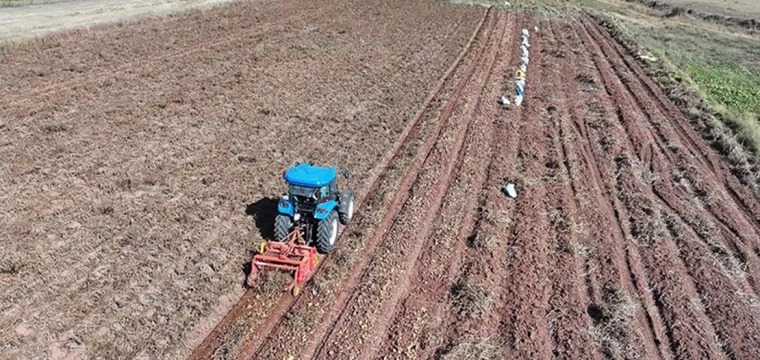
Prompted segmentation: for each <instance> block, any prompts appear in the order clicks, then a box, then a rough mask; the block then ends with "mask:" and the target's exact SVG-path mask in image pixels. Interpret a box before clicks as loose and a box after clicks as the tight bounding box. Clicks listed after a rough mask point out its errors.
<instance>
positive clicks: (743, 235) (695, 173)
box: [591, 24, 760, 298]
mask: <svg viewBox="0 0 760 360" xmlns="http://www.w3.org/2000/svg"><path fill="white" fill-rule="evenodd" d="M591 28H592V30H594V31H592V35H594V36H595V37H596V39H597V40H598V42H600V43H602V45H603V47H604V51H605V54H608V56H612V55H611V54H615V55H617V56H616V57H615V58H614V59H609V58H608V61H609V62H610V63H611V64H613V66H614V68H615V69H616V71H617V72H618V73H624V75H619V76H620V77H621V78H623V77H625V76H626V75H625V74H628V73H629V72H630V71H631V69H630V68H627V67H626V68H623V69H620V68H619V67H618V66H617V65H619V64H621V63H622V62H623V61H622V60H621V58H623V57H624V55H623V54H621V53H619V52H615V51H614V50H615V49H612V45H610V44H609V42H611V41H612V40H610V39H606V38H604V37H603V36H602V35H600V34H599V29H597V28H595V27H594V25H593V24H592V26H591ZM605 40H606V41H605ZM626 87H627V89H628V91H629V92H630V93H631V94H632V96H634V97H636V96H637V94H641V93H645V92H644V91H643V90H642V89H640V87H638V86H636V83H635V82H634V81H629V82H627V84H626ZM638 97H641V98H643V96H641V95H638ZM647 100H648V99H639V98H636V101H637V102H638V103H647V102H648V101H647ZM650 118H654V116H652V117H650ZM653 127H654V128H655V129H661V128H662V126H658V124H653ZM652 136H655V135H654V134H652ZM671 149H674V150H678V149H679V147H677V146H669V147H667V148H665V149H661V151H663V152H668V151H669V150H671ZM676 152H677V151H676ZM668 155H669V154H666V156H668ZM669 157H670V158H673V157H676V158H677V160H676V163H677V164H678V166H677V167H671V166H667V165H663V166H659V167H658V165H659V164H663V161H659V162H658V161H654V160H657V159H654V160H653V161H652V165H651V167H652V168H653V169H652V170H656V171H659V172H660V173H661V174H662V176H666V177H667V176H669V175H671V174H673V173H674V172H676V171H678V172H683V173H685V174H673V175H675V176H676V177H683V178H686V179H687V182H689V183H691V184H690V185H691V186H692V187H695V189H694V196H692V198H695V199H702V201H701V203H702V205H703V207H706V208H707V209H708V211H707V212H704V213H703V215H702V216H704V217H705V218H708V220H709V221H710V222H711V223H714V224H717V226H718V227H720V228H721V229H720V230H721V232H722V234H721V238H722V240H720V241H718V243H719V246H721V247H722V249H723V250H722V251H727V252H729V253H731V257H732V258H733V260H731V262H732V263H735V262H738V263H739V265H736V267H741V268H742V269H744V270H742V271H745V272H746V273H747V276H748V279H747V281H746V282H741V284H740V286H742V287H744V291H746V292H748V293H752V294H753V296H754V297H755V298H757V294H758V290H757V286H758V284H757V281H756V280H755V276H754V272H753V271H752V269H756V268H757V266H758V264H760V262H759V260H758V257H757V254H756V253H755V252H754V251H753V250H752V244H753V243H754V242H755V240H756V239H758V236H757V235H758V233H757V232H756V231H755V227H753V226H752V222H751V221H748V219H746V217H744V216H742V215H746V213H744V211H745V210H746V208H744V207H742V206H741V205H740V204H735V203H733V202H729V201H725V198H726V197H728V196H727V195H726V192H723V191H721V189H722V188H723V185H722V182H721V180H720V179H716V178H715V177H714V176H709V175H708V174H705V172H704V171H702V170H701V168H703V167H704V166H703V167H700V166H699V165H700V163H698V162H697V161H695V159H694V157H692V156H687V155H686V154H682V153H681V154H678V156H674V155H671V156H669ZM695 185H696V186H695ZM687 186H689V185H687ZM728 192H730V191H728ZM684 201H688V199H684ZM727 205H728V206H727ZM731 205H734V206H731ZM727 214H732V215H727ZM749 216H750V217H754V214H749ZM713 226H714V225H713ZM748 243H749V245H747V244H748ZM748 247H749V248H748ZM748 265H749V266H748Z"/></svg>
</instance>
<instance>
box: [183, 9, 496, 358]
mask: <svg viewBox="0 0 760 360" xmlns="http://www.w3.org/2000/svg"><path fill="white" fill-rule="evenodd" d="M488 14H489V11H484V12H483V16H482V17H481V20H480V23H479V24H478V25H477V26H476V27H475V30H474V32H473V34H472V36H471V38H470V40H469V41H468V42H467V44H465V46H464V48H463V49H462V51H461V53H460V54H459V56H458V57H457V59H456V60H455V61H454V63H453V64H452V65H451V66H450V67H449V69H448V70H447V72H446V73H445V74H444V76H443V77H442V78H441V79H440V80H439V82H438V84H437V85H436V86H435V90H434V91H433V92H431V94H430V95H429V96H428V98H427V99H426V100H425V102H424V104H423V106H422V108H421V109H420V110H419V111H418V113H417V114H416V116H415V117H414V119H415V121H410V122H409V123H408V124H407V126H406V128H405V129H404V131H403V132H402V133H401V136H400V137H399V138H398V140H397V141H396V143H395V144H394V145H393V147H392V149H393V150H392V151H389V152H387V153H386V155H385V156H384V158H383V159H381V160H380V161H379V164H384V165H379V166H378V168H379V169H380V171H379V172H378V171H373V172H372V175H371V176H370V178H369V180H368V182H367V183H368V184H371V185H370V186H369V189H368V190H366V191H364V192H361V193H357V195H358V206H357V208H358V209H359V212H358V214H357V217H356V218H355V219H354V222H353V224H352V226H351V228H357V227H358V228H363V225H369V224H366V223H367V222H368V221H372V220H373V219H374V218H375V216H376V215H377V212H374V213H373V214H372V215H369V216H365V215H364V214H363V212H364V211H367V210H371V209H372V208H374V207H379V206H382V205H381V204H384V203H387V199H386V197H387V196H388V195H389V194H392V193H393V191H391V190H389V189H388V186H390V187H391V188H393V187H395V186H396V185H398V184H397V183H396V181H395V180H393V177H394V176H397V177H398V179H397V181H401V182H402V186H403V182H404V180H402V179H401V177H402V176H401V175H404V174H406V175H405V178H411V177H412V172H411V170H408V169H407V170H406V172H402V171H401V170H402V169H404V168H405V167H407V166H413V164H411V165H410V164H406V166H405V164H404V163H405V162H408V161H405V160H414V159H417V157H415V156H414V155H413V154H418V153H419V154H424V153H425V152H426V151H429V148H430V147H431V146H432V141H433V140H434V139H435V138H436V137H435V136H434V135H430V134H428V133H430V132H432V133H433V134H435V133H436V132H437V131H440V130H436V129H439V128H440V124H437V123H434V122H433V121H429V120H434V119H429V118H428V117H429V116H428V112H430V111H431V108H432V109H434V108H435V104H434V100H436V101H440V100H439V99H440V98H441V97H442V96H443V95H444V94H446V93H448V92H451V91H452V89H450V86H449V85H448V84H450V83H451V80H452V78H459V77H462V76H464V77H466V76H468V74H470V73H471V71H472V70H471V68H472V67H468V68H462V67H461V65H462V64H463V63H466V62H467V61H465V57H469V56H470V53H471V51H470V49H471V47H472V45H473V42H474V40H475V37H476V35H477V34H478V33H479V32H480V31H481V28H482V27H483V24H484V22H485V21H486V19H487V17H488ZM464 69H466V70H464ZM460 70H462V72H466V74H459V72H460ZM452 96H454V97H455V96H456V89H455V90H454V93H452ZM430 125H436V126H434V128H433V129H428V127H430ZM423 127H425V129H423ZM419 133H422V134H419ZM418 134H419V135H418ZM420 136H423V137H420ZM424 136H431V137H429V139H428V140H425V144H426V145H424V146H425V147H426V150H422V151H419V149H417V148H418V147H419V146H423V145H422V142H423V140H424ZM410 155H411V156H410ZM418 156H419V155H418ZM417 161H419V159H418V160H417ZM400 193H402V194H403V193H404V192H400ZM362 194H363V195H362ZM397 194H398V193H397ZM388 211H389V210H388ZM385 216H386V217H390V216H389V215H385ZM348 230H350V229H348ZM359 231H360V232H359V233H358V235H359V236H361V231H362V230H359ZM343 234H348V235H347V236H349V239H346V236H344V235H343ZM356 235H357V233H356V231H354V232H351V231H349V232H346V231H345V230H344V231H343V233H342V234H341V239H339V243H343V242H346V241H349V240H354V239H353V238H354V237H356ZM345 247H346V246H345V245H343V246H341V247H339V248H338V249H336V254H333V256H331V257H330V258H333V257H335V256H338V257H341V258H344V257H345V255H343V254H340V252H341V248H345ZM372 247H373V245H372V244H366V247H365V249H364V251H366V252H369V251H371V249H372ZM330 258H328V259H327V261H326V262H322V263H320V264H319V268H318V269H317V271H318V274H319V272H320V271H321V272H324V270H321V269H322V268H323V267H325V266H324V265H325V264H329V263H330ZM354 265H357V264H354ZM328 267H329V265H328ZM331 270H334V269H331ZM317 280H319V277H318V275H317V276H315V281H317ZM303 297H308V295H307V294H304V295H302V298H303ZM254 298H256V299H254ZM258 298H259V296H258V295H257V294H256V292H255V291H253V290H249V291H248V292H247V293H246V294H245V295H244V296H243V298H242V299H241V300H240V301H239V302H238V304H237V305H236V306H235V307H234V308H233V310H231V311H230V312H229V313H228V314H227V316H225V318H224V320H222V321H221V322H220V323H219V324H218V325H217V326H216V328H215V329H214V331H213V332H212V333H211V334H210V335H209V336H208V337H207V338H206V340H205V341H204V344H202V345H201V346H199V347H198V348H197V349H196V351H195V352H194V355H193V356H191V358H197V359H201V358H207V357H208V356H207V355H206V354H210V352H213V351H215V349H216V348H217V347H218V346H220V345H221V344H220V343H219V341H220V340H221V339H223V338H224V334H225V333H227V332H228V331H230V329H229V327H231V326H232V325H231V324H233V323H234V322H235V321H239V320H240V318H245V317H244V316H242V313H243V312H245V309H250V308H257V307H259V308H263V311H259V312H257V313H263V314H268V315H267V316H266V317H265V321H263V322H261V321H259V324H258V326H253V325H252V324H251V323H250V321H249V324H248V327H249V328H252V329H254V333H251V334H247V340H246V341H245V346H242V347H240V348H239V349H237V351H238V353H237V356H239V357H241V358H250V357H252V356H253V352H254V351H256V349H259V350H260V349H261V347H263V346H264V343H262V342H263V341H265V340H266V339H265V338H264V336H265V335H266V334H270V333H275V334H276V332H275V331H276V330H277V327H279V326H281V325H282V317H283V315H285V314H286V313H287V312H288V311H292V310H293V308H294V307H295V306H296V305H297V304H298V301H296V302H294V301H292V300H291V299H290V298H289V297H287V296H284V297H283V298H282V299H281V300H280V301H279V304H278V305H276V307H274V308H273V307H271V306H266V303H261V302H260V301H259V300H258ZM264 300H266V299H264Z"/></svg>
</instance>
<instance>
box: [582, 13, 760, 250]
mask: <svg viewBox="0 0 760 360" xmlns="http://www.w3.org/2000/svg"><path fill="white" fill-rule="evenodd" d="M584 20H585V22H586V23H589V22H591V26H592V30H595V31H592V35H593V36H595V37H596V39H597V41H600V43H602V44H603V47H604V50H605V51H606V52H605V54H608V60H610V61H611V63H612V64H613V65H614V67H615V68H616V69H619V68H622V70H621V72H622V77H623V78H625V79H627V81H626V88H627V89H628V90H629V91H630V92H631V93H633V94H640V95H639V96H637V97H636V101H637V102H638V103H639V104H640V107H641V108H642V110H644V112H645V113H646V114H647V118H648V120H649V122H650V124H651V125H652V128H653V129H654V130H655V131H654V132H655V133H654V134H652V136H653V137H656V138H660V139H663V141H668V139H673V138H679V134H678V130H679V129H681V128H683V126H681V124H680V123H679V120H682V121H686V120H685V119H684V117H683V114H681V113H680V112H679V113H677V114H674V113H673V112H672V111H670V110H668V109H669V107H672V106H674V105H673V104H672V103H669V102H668V104H669V105H670V106H666V105H664V104H663V101H664V100H662V98H660V97H658V96H657V95H656V94H655V93H654V92H653V90H652V89H651V86H653V85H651V86H650V83H651V79H649V78H648V77H646V76H645V75H643V74H641V72H642V70H641V68H640V67H639V66H638V64H635V63H632V62H631V61H633V60H632V59H630V55H627V54H625V53H624V52H623V50H621V49H620V45H619V44H617V43H616V42H615V41H614V40H613V39H611V38H609V35H608V34H607V33H606V32H604V31H603V30H600V29H598V28H597V27H595V25H594V23H593V22H592V21H591V20H588V19H586V18H584ZM613 54H614V55H613ZM641 94H643V95H641ZM660 96H664V95H660ZM658 105H659V106H658ZM668 119H672V120H671V121H667V120H668ZM674 122H675V124H673V123H674ZM687 126H688V125H687ZM691 131H692V132H693V131H694V130H693V129H692V130H691ZM684 141H688V140H686V139H682V142H684ZM699 148H700V153H704V154H705V155H704V156H703V157H704V158H709V159H708V160H707V161H708V162H710V163H717V164H720V162H719V161H718V160H717V159H714V158H717V155H716V154H715V153H714V152H713V151H712V150H711V149H709V148H707V147H706V146H705V145H704V144H703V143H702V146H700V147H699ZM661 149H662V151H663V152H664V153H665V155H666V156H668V157H669V158H671V159H673V158H674V159H675V162H676V163H678V164H682V163H685V164H688V165H689V166H692V167H694V168H696V169H697V170H698V174H697V175H698V176H697V181H698V182H700V183H701V182H707V184H704V185H703V186H705V187H707V186H709V187H711V188H713V189H722V190H723V191H721V195H722V196H724V197H733V200H734V202H733V203H730V204H731V205H734V206H735V207H734V208H733V209H730V210H729V211H731V212H736V213H740V214H742V215H744V216H742V217H740V218H739V219H737V220H734V219H733V218H731V219H726V218H724V219H722V220H721V221H723V222H726V223H730V224H727V226H729V227H732V228H737V229H742V231H741V232H751V233H752V235H754V236H749V237H748V238H752V240H747V242H750V241H753V242H755V243H757V239H758V238H759V237H758V236H757V235H758V233H760V225H758V223H757V218H758V217H759V216H760V215H758V214H760V210H757V209H758V207H759V206H760V202H758V200H757V199H756V197H754V196H752V194H751V192H749V193H748V192H746V191H740V192H741V193H743V194H744V195H746V198H745V197H742V198H741V199H737V198H736V197H735V196H732V194H735V193H736V191H735V190H734V189H733V187H732V185H731V183H732V181H731V180H733V182H737V181H738V179H736V178H735V176H734V175H733V174H731V173H728V172H725V169H722V168H721V172H717V173H716V172H714V171H713V172H712V173H710V172H709V171H704V170H703V169H710V166H707V165H706V164H705V163H704V161H702V157H700V156H699V155H695V154H693V153H691V152H684V151H683V146H677V144H674V145H668V146H665V147H663V148H661ZM724 172H725V173H724ZM702 190H706V189H702ZM743 190H748V189H747V188H746V187H744V188H743ZM718 191H720V190H718ZM724 212H725V211H713V213H714V214H715V215H716V216H720V214H722V213H724ZM737 221H738V222H737Z"/></svg>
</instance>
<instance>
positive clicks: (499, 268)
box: [426, 20, 540, 358]
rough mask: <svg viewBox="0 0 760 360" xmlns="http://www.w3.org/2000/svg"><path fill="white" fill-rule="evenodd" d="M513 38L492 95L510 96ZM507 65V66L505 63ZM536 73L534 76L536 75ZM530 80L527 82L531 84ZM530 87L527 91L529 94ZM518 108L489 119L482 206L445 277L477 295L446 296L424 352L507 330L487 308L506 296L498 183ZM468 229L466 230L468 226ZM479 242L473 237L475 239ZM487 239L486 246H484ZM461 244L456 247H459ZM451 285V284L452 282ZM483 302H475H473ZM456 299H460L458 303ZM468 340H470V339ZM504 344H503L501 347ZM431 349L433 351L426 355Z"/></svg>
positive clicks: (512, 143) (508, 204)
mask: <svg viewBox="0 0 760 360" xmlns="http://www.w3.org/2000/svg"><path fill="white" fill-rule="evenodd" d="M525 24H526V21H525V20H520V21H516V22H514V23H513V24H512V27H514V28H516V29H520V28H521V27H522V26H523V25H525ZM513 34H514V35H512V36H513V38H512V39H507V40H509V41H508V44H509V45H507V48H505V49H502V51H504V52H505V53H507V54H509V55H507V56H506V57H507V58H509V59H511V60H508V61H509V63H507V64H499V65H498V66H497V70H496V72H495V73H496V74H503V75H502V77H501V78H500V79H499V80H498V81H497V82H496V83H495V84H492V86H493V85H495V86H498V87H499V89H498V91H496V96H498V95H502V94H506V95H507V96H510V97H513V96H514V93H513V92H514V90H513V81H514V78H513V72H512V71H513V70H514V69H515V68H516V66H517V63H518V60H517V59H518V58H519V48H518V43H519V40H520V37H521V34H520V33H519V31H514V32H513ZM536 48H539V49H540V42H537V41H534V44H533V49H534V50H535V49H536ZM504 67H506V68H504ZM534 68H535V65H530V66H529V67H528V69H529V70H528V71H529V72H531V76H533V74H534V73H535V74H539V70H540V68H539V69H535V70H533V69H534ZM536 78H538V77H537V76H536ZM531 86H532V85H530V83H529V84H528V85H527V87H528V88H529V89H530V88H531ZM530 92H531V90H528V93H529V94H530ZM521 109H522V108H515V109H511V110H509V111H500V112H499V113H498V114H497V115H496V117H495V120H494V122H493V124H494V125H493V127H492V129H491V131H492V136H491V143H492V144H491V148H492V155H491V158H490V160H489V164H488V168H487V169H488V170H487V180H486V184H488V187H486V188H484V189H483V191H482V193H481V195H480V196H479V200H478V202H479V203H480V204H481V206H480V207H479V209H478V212H479V216H478V219H477V220H476V223H475V225H474V228H473V229H472V232H471V233H465V232H464V230H465V229H460V238H461V237H464V236H467V235H469V237H468V239H467V242H468V243H467V244H465V243H464V242H462V243H460V244H461V245H460V247H459V248H458V249H457V251H462V259H461V263H462V266H459V267H456V268H451V269H449V272H448V274H447V275H448V276H447V278H446V283H447V287H446V289H445V290H446V291H447V292H449V293H450V294H452V295H456V294H454V293H453V290H455V289H457V288H458V287H461V286H462V285H464V286H467V285H470V286H471V287H470V288H469V290H470V291H472V290H476V291H477V292H478V294H480V295H481V296H483V297H482V298H470V299H467V298H465V299H463V300H459V299H457V298H456V297H451V298H449V303H447V304H445V305H443V306H442V307H441V309H440V311H442V312H444V313H443V314H442V315H440V316H437V315H438V314H436V316H437V317H440V318H441V321H442V322H443V324H442V325H440V327H441V328H445V329H446V330H445V334H444V335H443V336H444V339H441V341H438V342H436V343H434V344H431V345H432V346H431V348H430V349H426V350H427V351H426V355H427V357H429V358H430V357H440V356H447V355H448V354H449V353H450V352H451V351H455V350H456V349H457V348H458V347H460V346H467V345H468V341H469V340H468V339H471V337H472V336H474V339H487V340H488V341H491V342H492V343H496V344H502V343H506V338H507V335H506V334H494V332H493V329H494V328H497V327H498V326H499V323H500V322H501V320H502V318H501V314H500V313H499V312H498V311H496V309H495V310H494V311H487V309H489V308H490V307H491V306H490V305H489V303H488V301H493V302H494V303H495V304H494V305H493V306H492V307H494V308H496V307H498V305H497V304H498V303H499V302H506V301H511V300H510V299H507V298H506V297H505V296H504V286H503V284H504V280H503V278H504V276H505V271H506V263H505V261H504V260H505V259H507V253H508V250H507V246H506V243H507V236H508V233H509V231H510V228H511V222H512V221H511V220H510V218H509V212H510V210H511V208H512V207H513V204H514V202H513V201H505V198H504V194H503V193H502V192H501V187H502V186H503V183H504V182H505V176H510V174H512V172H513V168H514V164H515V162H514V161H513V160H514V159H515V157H516V153H517V151H516V149H517V147H518V144H519V142H520V139H521V137H520V129H521V127H522V124H523V123H524V122H523V121H524V118H523V119H522V120H523V121H521V118H520V115H521V114H522V113H523V111H522V110H521ZM468 230H469V229H468ZM480 241H482V243H480V244H479V245H478V244H477V243H476V242H480ZM488 244H490V245H488ZM460 249H461V250H460ZM452 284H454V286H453V287H452ZM484 300H485V301H486V303H480V304H478V303H477V302H478V301H484ZM452 302H453V303H452ZM458 302H461V303H458ZM471 305H476V306H478V307H480V308H479V309H476V310H470V309H467V307H468V306H471ZM469 345H472V344H469ZM506 350H507V349H505V351H506ZM432 352H434V354H431V353H432Z"/></svg>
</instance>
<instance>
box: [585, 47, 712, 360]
mask: <svg viewBox="0 0 760 360" xmlns="http://www.w3.org/2000/svg"><path fill="white" fill-rule="evenodd" d="M583 62H585V63H592V62H591V61H590V59H588V58H585V59H584V60H583ZM588 67H593V65H589V66H588ZM595 76H596V78H597V79H599V78H601V77H603V76H600V73H599V72H595ZM605 85H607V84H600V85H599V86H600V87H601V89H600V90H602V91H604V92H606V91H607V89H606V87H605ZM618 98H619V97H618ZM598 100H599V99H598V98H597V99H588V100H586V101H583V102H585V103H597V104H598ZM609 100H611V99H609ZM583 102H582V103H583ZM610 102H611V101H605V105H604V109H606V110H605V112H606V113H607V114H612V111H613V110H612V109H613V107H612V106H611V105H610ZM580 111H581V109H579V110H578V112H580ZM607 116H609V115H607ZM584 119H585V117H584ZM591 120H592V121H589V123H590V124H591V126H590V127H591V128H592V131H591V133H590V134H588V135H587V136H586V139H587V141H588V143H590V144H597V145H596V146H597V147H599V152H602V151H604V152H606V153H608V154H613V155H614V154H621V153H622V154H625V153H626V149H623V146H622V145H621V144H618V143H616V142H610V141H609V140H605V139H625V138H626V137H625V135H624V134H622V131H623V130H622V129H620V128H618V127H613V126H611V123H613V122H614V120H611V119H609V118H604V119H601V120H600V119H591ZM586 125H588V123H587V124H586ZM615 130H617V131H615ZM602 146H604V147H605V148H602ZM630 151H631V150H630V149H627V152H630ZM599 161H604V160H601V159H600V160H599ZM607 161H608V162H609V161H611V160H610V159H607ZM630 170H631V169H630V167H629V168H628V170H627V172H626V174H627V175H631V171H630ZM622 177H624V176H623V175H621V174H620V172H619V169H618V173H617V174H616V178H618V179H620V178H622ZM629 179H633V178H632V177H631V178H629ZM634 180H635V179H634ZM636 181H638V180H636ZM617 186H618V187H620V186H621V185H620V184H618V185H617ZM636 193H640V191H639V190H638V189H626V190H620V191H619V194H620V195H621V196H622V198H621V200H622V201H623V202H625V199H626V198H631V197H633V196H641V195H630V194H636ZM626 210H627V211H628V213H629V214H630V216H631V217H632V218H634V222H635V223H634V224H632V226H633V227H634V228H635V227H636V226H642V225H645V226H650V227H651V228H653V229H654V228H656V229H658V230H659V231H660V233H659V234H658V236H657V237H656V238H653V239H651V240H652V241H649V243H648V244H645V245H643V246H638V249H639V250H638V251H639V255H640V258H641V260H642V262H643V265H644V268H645V270H646V272H647V279H649V280H648V282H647V283H648V284H649V285H648V286H649V288H650V289H651V291H653V292H654V298H655V299H656V300H655V303H656V305H657V307H658V309H659V315H660V317H661V319H662V322H663V323H664V326H665V327H666V330H665V335H666V339H667V341H668V342H667V343H668V344H669V345H663V346H667V347H669V348H670V350H671V354H672V355H673V356H674V357H676V358H680V359H696V358H720V357H721V355H722V354H721V352H720V349H717V348H716V347H715V346H713V344H714V339H715V332H714V330H713V329H712V325H711V323H710V320H709V319H708V318H707V317H706V316H705V315H704V313H702V312H700V311H698V309H697V307H696V306H694V303H695V301H698V299H699V298H698V295H697V293H696V290H695V288H694V285H693V282H692V281H690V280H691V279H690V278H688V277H687V278H686V279H683V278H682V277H681V274H683V273H685V268H684V264H683V263H682V262H681V261H680V259H679V258H678V254H677V251H678V250H677V248H676V247H675V246H674V243H673V242H672V240H671V241H668V240H669V239H668V238H667V237H665V236H664V233H663V232H662V231H661V230H662V229H664V227H663V226H662V225H663V224H662V222H661V221H660V219H659V213H657V214H654V215H653V216H649V217H644V218H642V217H641V216H640V214H641V213H642V211H645V210H646V209H642V208H641V207H631V206H630V205H629V206H627V209H626ZM621 217H623V218H625V217H626V216H625V214H621ZM653 218H656V219H657V220H656V221H655V220H652V219H653ZM637 224H638V225H637ZM636 242H637V243H640V242H641V240H637V241H636ZM673 269H676V270H675V271H673ZM663 299H666V301H663ZM695 299H696V300H695ZM695 334H699V336H695ZM668 355H670V354H668Z"/></svg>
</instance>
